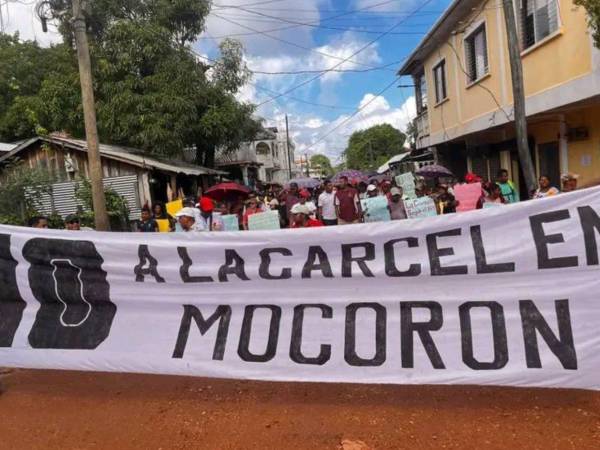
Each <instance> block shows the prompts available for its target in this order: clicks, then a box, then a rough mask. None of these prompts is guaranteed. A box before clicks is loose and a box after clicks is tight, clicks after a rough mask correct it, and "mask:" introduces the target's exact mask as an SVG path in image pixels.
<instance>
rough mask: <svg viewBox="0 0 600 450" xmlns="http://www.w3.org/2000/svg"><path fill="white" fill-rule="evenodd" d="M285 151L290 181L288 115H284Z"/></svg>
mask: <svg viewBox="0 0 600 450" xmlns="http://www.w3.org/2000/svg"><path fill="white" fill-rule="evenodd" d="M285 149H286V151H287V157H288V171H289V176H290V180H291V179H292V178H293V177H292V156H291V155H290V127H289V124H288V115H287V114H286V115H285Z"/></svg>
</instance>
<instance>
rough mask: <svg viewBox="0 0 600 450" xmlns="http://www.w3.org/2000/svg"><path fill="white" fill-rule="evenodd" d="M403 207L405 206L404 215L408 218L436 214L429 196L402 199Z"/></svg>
mask: <svg viewBox="0 0 600 450" xmlns="http://www.w3.org/2000/svg"><path fill="white" fill-rule="evenodd" d="M404 207H405V208H406V216H407V217H408V218H409V219H420V218H423V217H433V216H437V209H436V208H435V203H434V202H433V200H432V199H431V198H430V197H419V198H415V199H412V200H404Z"/></svg>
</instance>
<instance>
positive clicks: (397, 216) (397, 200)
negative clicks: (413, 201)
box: [388, 187, 407, 220]
mask: <svg viewBox="0 0 600 450" xmlns="http://www.w3.org/2000/svg"><path fill="white" fill-rule="evenodd" d="M388 209H389V210H390V217H391V219H392V220H404V219H406V217H407V216H406V207H405V206H404V200H402V188H397V187H393V188H392V189H390V198H389V200H388Z"/></svg>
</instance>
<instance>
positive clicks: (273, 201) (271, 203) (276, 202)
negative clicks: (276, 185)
mask: <svg viewBox="0 0 600 450" xmlns="http://www.w3.org/2000/svg"><path fill="white" fill-rule="evenodd" d="M269 205H271V206H279V200H277V199H276V198H274V199H273V200H271V201H270V202H269Z"/></svg>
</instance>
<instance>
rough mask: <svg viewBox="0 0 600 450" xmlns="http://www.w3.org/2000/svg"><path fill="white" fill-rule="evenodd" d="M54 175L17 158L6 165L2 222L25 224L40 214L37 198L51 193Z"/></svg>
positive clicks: (1, 196)
mask: <svg viewBox="0 0 600 450" xmlns="http://www.w3.org/2000/svg"><path fill="white" fill-rule="evenodd" d="M52 182H53V178H52V176H51V175H50V174H49V173H48V172H47V171H45V170H41V169H31V168H29V167H27V166H26V165H25V164H23V163H22V162H21V161H18V160H15V161H13V162H11V163H9V164H8V165H6V166H5V169H4V170H3V174H2V180H1V181H0V223H3V224H10V225H25V223H26V222H27V220H28V219H30V218H31V217H33V216H36V215H39V211H38V204H37V203H36V199H39V198H40V197H42V196H44V195H47V194H50V192H51V191H52Z"/></svg>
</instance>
